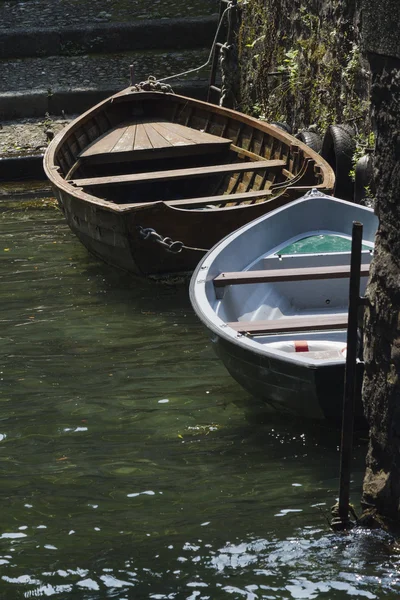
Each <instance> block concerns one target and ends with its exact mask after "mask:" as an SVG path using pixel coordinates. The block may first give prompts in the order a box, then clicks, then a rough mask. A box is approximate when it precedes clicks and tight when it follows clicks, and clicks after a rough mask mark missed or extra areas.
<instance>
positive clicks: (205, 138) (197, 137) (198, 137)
mask: <svg viewBox="0 0 400 600" xmlns="http://www.w3.org/2000/svg"><path fill="white" fill-rule="evenodd" d="M162 125H163V126H164V127H166V128H167V129H168V130H169V131H172V132H173V133H176V134H178V135H180V136H182V137H183V138H185V139H187V140H189V141H190V142H194V143H195V144H202V143H204V142H211V143H215V144H219V143H226V142H227V141H228V139H227V138H223V137H220V136H216V135H212V134H211V133H206V132H205V131H199V130H197V129H192V128H191V127H187V126H186V125H181V124H180V123H170V122H169V121H165V122H163V123H162ZM229 141H231V140H229Z"/></svg>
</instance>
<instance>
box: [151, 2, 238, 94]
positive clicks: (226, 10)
mask: <svg viewBox="0 0 400 600" xmlns="http://www.w3.org/2000/svg"><path fill="white" fill-rule="evenodd" d="M235 8H236V4H235V3H234V2H232V0H230V1H229V2H228V5H227V7H226V8H225V10H224V12H223V13H222V15H221V17H220V20H219V23H218V27H217V31H216V33H215V36H214V40H213V43H212V45H211V51H210V54H209V56H208V59H207V61H206V62H205V63H204V65H200V67H196V68H195V69H189V70H188V71H183V73H176V74H175V75H169V76H168V77H163V78H162V79H160V81H161V82H162V81H168V79H176V77H183V76H184V75H190V73H196V72H197V71H201V69H205V67H208V65H209V64H210V63H211V61H212V57H213V54H214V50H215V45H216V43H217V40H218V35H219V32H220V30H221V27H222V25H223V22H224V20H225V17H226V15H227V14H228V13H229V12H230V11H231V10H233V9H235Z"/></svg>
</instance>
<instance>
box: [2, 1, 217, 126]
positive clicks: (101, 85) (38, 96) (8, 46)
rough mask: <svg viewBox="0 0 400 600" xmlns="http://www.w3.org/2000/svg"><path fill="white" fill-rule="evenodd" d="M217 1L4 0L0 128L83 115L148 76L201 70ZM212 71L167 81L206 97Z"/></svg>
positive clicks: (206, 55)
mask: <svg viewBox="0 0 400 600" xmlns="http://www.w3.org/2000/svg"><path fill="white" fill-rule="evenodd" d="M218 5H219V2H218V1H217V0H179V1H178V2H177V0H169V1H168V2H165V1H164V0H158V1H157V0H151V1H150V0H136V1H135V0H96V2H93V1H92V0H25V1H23V2H22V1H21V0H0V122H4V121H7V120H12V119H21V118H26V117H37V118H40V117H44V116H45V115H46V114H50V115H71V114H79V113H81V112H83V111H84V110H86V109H87V108H89V107H90V106H93V104H95V103H97V102H99V101H100V100H102V99H103V98H105V97H107V96H109V95H111V94H112V93H114V92H116V91H118V90H120V89H122V88H124V87H126V86H127V85H129V81H130V75H129V72H130V65H131V64H132V65H134V73H135V81H141V80H143V79H146V78H147V77H148V76H149V75H154V76H156V77H158V78H163V77H166V76H169V75H173V74H177V73H182V72H184V71H186V70H188V69H192V68H195V67H198V66H200V65H202V64H204V63H205V62H206V61H207V59H208V56H209V53H210V49H211V45H212V41H213V38H214V34H215V31H216V27H217V12H218ZM208 73H209V71H208V69H203V70H202V71H200V72H197V73H194V74H191V75H189V76H185V77H179V78H177V79H174V80H171V81H169V83H170V84H171V85H172V87H173V89H174V90H175V91H177V92H179V93H184V94H187V95H191V96H196V97H204V96H205V93H206V89H207V83H208Z"/></svg>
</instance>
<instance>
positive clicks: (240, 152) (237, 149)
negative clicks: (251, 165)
mask: <svg viewBox="0 0 400 600" xmlns="http://www.w3.org/2000/svg"><path fill="white" fill-rule="evenodd" d="M231 150H233V152H237V154H238V155H239V156H247V157H248V158H251V160H265V159H264V158H263V157H262V156H260V155H259V154H255V153H254V152H250V150H246V149H245V148H240V147H239V146H235V144H231ZM285 166H286V165H285Z"/></svg>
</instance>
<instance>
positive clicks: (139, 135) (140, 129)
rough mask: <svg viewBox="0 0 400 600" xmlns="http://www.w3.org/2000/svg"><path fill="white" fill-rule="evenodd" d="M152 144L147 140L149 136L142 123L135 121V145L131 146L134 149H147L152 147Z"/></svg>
mask: <svg viewBox="0 0 400 600" xmlns="http://www.w3.org/2000/svg"><path fill="white" fill-rule="evenodd" d="M152 147H153V146H152V144H151V142H150V140H149V136H148V135H147V131H146V129H145V126H144V124H143V123H137V125H136V137H135V145H134V147H133V149H134V150H148V149H149V148H152Z"/></svg>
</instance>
